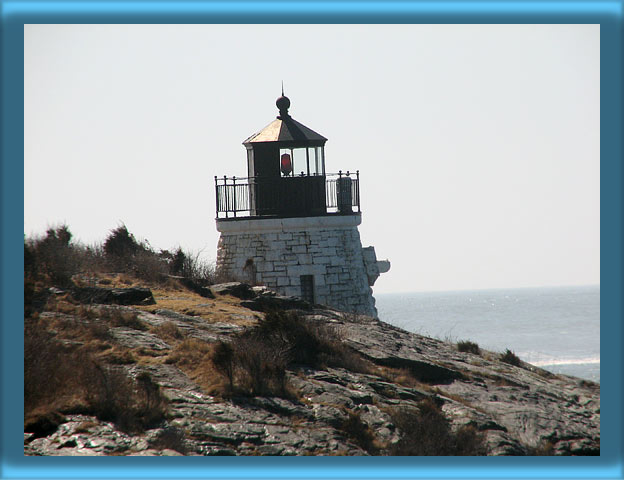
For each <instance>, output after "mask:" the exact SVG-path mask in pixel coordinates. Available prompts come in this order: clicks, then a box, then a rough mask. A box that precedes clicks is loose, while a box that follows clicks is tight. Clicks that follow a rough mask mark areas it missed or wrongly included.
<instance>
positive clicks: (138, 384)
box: [82, 363, 167, 433]
mask: <svg viewBox="0 0 624 480" xmlns="http://www.w3.org/2000/svg"><path fill="white" fill-rule="evenodd" d="M82 384H83V386H84V387H85V388H86V396H87V402H88V405H89V407H90V409H91V413H93V414H94V415H96V416H97V417H98V418H99V419H101V420H104V421H112V422H114V423H115V425H116V426H117V428H119V429H120V430H122V431H124V432H127V433H137V432H142V431H144V430H145V429H146V428H149V427H154V426H155V425H157V424H158V423H159V422H160V421H162V420H163V419H164V418H165V415H166V413H167V402H166V400H165V398H164V397H163V396H162V394H161V392H160V388H159V386H158V385H157V384H156V383H154V382H153V380H152V379H151V377H150V376H149V374H147V373H141V374H140V375H139V376H137V378H136V380H133V379H131V378H130V377H128V376H127V375H126V374H125V373H124V372H123V370H121V369H119V368H118V367H112V366H102V365H100V364H98V363H93V364H92V365H91V368H90V369H89V370H85V371H83V379H82Z"/></svg>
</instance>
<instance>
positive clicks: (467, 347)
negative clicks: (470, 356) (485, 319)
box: [457, 340, 481, 355]
mask: <svg viewBox="0 0 624 480" xmlns="http://www.w3.org/2000/svg"><path fill="white" fill-rule="evenodd" d="M457 350H458V351H460V352H467V353H474V354H475V355H481V349H480V348H479V345H478V344H476V343H474V342H470V341H468V340H462V341H459V342H457Z"/></svg>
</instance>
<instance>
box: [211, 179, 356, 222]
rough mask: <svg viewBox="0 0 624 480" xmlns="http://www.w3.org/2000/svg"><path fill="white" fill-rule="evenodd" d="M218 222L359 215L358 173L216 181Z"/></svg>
mask: <svg viewBox="0 0 624 480" xmlns="http://www.w3.org/2000/svg"><path fill="white" fill-rule="evenodd" d="M215 190H216V210H217V218H230V217H233V218H246V217H257V216H278V217H279V216H282V217H300V216H316V215H328V214H350V213H354V212H358V213H359V212H360V172H359V171H356V172H355V174H353V173H350V172H346V173H343V172H342V171H339V172H338V173H334V174H328V175H302V176H294V177H275V178H266V177H264V178H263V177H238V178H237V177H226V176H223V177H215Z"/></svg>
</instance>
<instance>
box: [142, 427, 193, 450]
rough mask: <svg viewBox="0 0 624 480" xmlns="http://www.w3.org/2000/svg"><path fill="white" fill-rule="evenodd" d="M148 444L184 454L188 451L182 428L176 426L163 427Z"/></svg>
mask: <svg viewBox="0 0 624 480" xmlns="http://www.w3.org/2000/svg"><path fill="white" fill-rule="evenodd" d="M149 443H150V446H151V447H153V448H157V449H159V450H165V449H169V450H175V451H176V452H179V453H181V454H182V455H186V453H187V452H188V449H187V446H186V442H185V433H184V430H182V429H180V428H177V427H165V428H163V429H162V430H161V431H160V432H158V434H157V435H156V437H154V438H153V439H152V440H151V441H150V442H149Z"/></svg>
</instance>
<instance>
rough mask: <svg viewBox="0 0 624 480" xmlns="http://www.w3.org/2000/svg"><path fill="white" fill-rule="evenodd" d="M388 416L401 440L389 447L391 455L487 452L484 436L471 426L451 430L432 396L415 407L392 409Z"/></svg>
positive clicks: (473, 453)
mask: <svg viewBox="0 0 624 480" xmlns="http://www.w3.org/2000/svg"><path fill="white" fill-rule="evenodd" d="M391 416H392V420H393V421H394V423H395V425H396V426H397V428H398V429H399V431H400V432H401V438H400V440H399V441H398V442H397V443H396V444H394V445H393V446H392V448H391V454H392V455H410V456H425V455H426V456H439V455H440V456H444V455H486V454H487V449H486V447H485V437H484V436H483V435H481V434H479V433H478V432H477V431H476V429H474V428H473V427H462V428H460V429H459V430H458V431H457V432H456V433H454V432H453V431H452V430H451V427H450V424H449V421H448V419H447V418H446V416H445V415H444V413H443V412H442V410H441V409H440V407H438V405H436V403H435V402H434V401H433V400H431V399H426V400H423V401H422V402H420V404H419V405H418V409H417V410H414V409H407V408H399V409H395V410H394V411H393V412H392V413H391Z"/></svg>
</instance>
